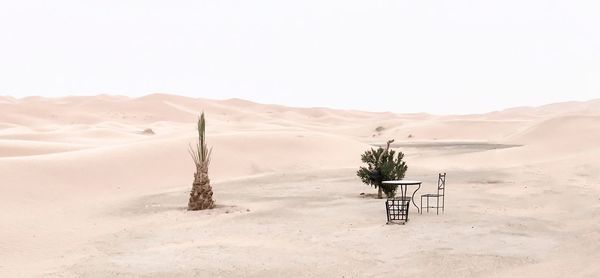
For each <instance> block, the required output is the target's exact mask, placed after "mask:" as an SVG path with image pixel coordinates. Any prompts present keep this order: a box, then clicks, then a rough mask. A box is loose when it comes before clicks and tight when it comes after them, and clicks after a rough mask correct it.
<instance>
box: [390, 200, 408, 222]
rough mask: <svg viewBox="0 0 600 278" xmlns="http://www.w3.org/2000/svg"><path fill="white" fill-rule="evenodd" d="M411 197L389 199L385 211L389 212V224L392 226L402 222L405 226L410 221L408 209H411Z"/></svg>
mask: <svg viewBox="0 0 600 278" xmlns="http://www.w3.org/2000/svg"><path fill="white" fill-rule="evenodd" d="M410 199H411V198H410V197H404V198H403V197H398V198H388V199H387V200H386V201H385V211H386V212H387V223H386V224H392V223H395V221H400V224H405V223H406V222H407V221H408V209H409V208H410Z"/></svg>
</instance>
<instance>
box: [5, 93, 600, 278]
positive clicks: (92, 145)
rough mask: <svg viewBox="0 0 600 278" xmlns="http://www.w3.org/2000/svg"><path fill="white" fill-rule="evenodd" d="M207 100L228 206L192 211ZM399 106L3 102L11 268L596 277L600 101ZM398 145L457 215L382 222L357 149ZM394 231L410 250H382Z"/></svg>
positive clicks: (108, 99) (161, 98)
mask: <svg viewBox="0 0 600 278" xmlns="http://www.w3.org/2000/svg"><path fill="white" fill-rule="evenodd" d="M201 111H205V113H206V117H207V122H208V124H207V140H208V144H209V145H211V146H213V147H214V152H213V158H212V162H211V167H210V169H209V174H210V177H211V180H212V181H213V182H214V184H213V191H214V194H215V199H216V200H217V208H216V209H214V210H212V212H207V213H203V214H193V213H188V212H185V205H186V196H187V194H188V192H186V190H189V188H190V186H191V181H192V180H193V174H194V164H193V162H192V161H191V159H190V157H189V154H188V152H187V149H188V145H189V143H191V142H194V140H195V136H197V135H196V133H195V124H196V121H197V119H198V116H199V114H200V113H201ZM394 112H398V114H396V113H391V112H387V113H371V112H363V111H354V110H335V109H327V108H293V107H285V106H280V105H265V104H258V103H253V102H250V101H245V100H240V99H231V100H210V99H202V98H189V97H182V96H176V95H166V94H154V95H148V96H144V97H139V98H129V97H123V96H110V95H101V96H90V97H63V98H43V97H27V98H22V99H16V98H13V97H6V96H0V177H1V178H0V219H1V220H2V227H3V228H2V229H0V258H2V260H0V276H7V277H16V276H44V275H48V276H67V277H71V276H98V277H104V276H115V275H126V276H127V275H129V276H138V275H157V276H161V275H163V276H165V275H166V276H194V274H198V273H201V271H205V272H202V275H206V276H226V277H236V276H238V275H243V276H255V277H264V276H267V277H276V276H281V274H283V273H295V274H297V275H298V276H323V275H327V276H329V275H331V276H342V275H346V276H380V275H391V274H393V273H396V272H395V271H397V269H398V268H403V269H407V268H408V270H407V271H409V272H410V273H415V274H435V273H437V274H440V273H443V274H444V275H443V276H447V277H465V276H472V277H475V276H478V277H482V276H485V277H488V276H493V277H509V276H514V275H517V276H539V275H550V277H553V275H558V274H561V273H562V274H571V275H575V276H578V277H585V276H587V277H594V276H595V275H596V274H600V269H599V268H598V267H597V266H595V264H593V263H592V262H595V260H596V259H597V258H598V257H597V254H600V248H599V247H600V243H598V242H600V233H598V231H600V226H599V224H598V223H600V205H598V204H599V203H600V199H599V198H600V185H599V183H600V174H599V172H598V169H597V166H598V165H600V144H599V143H598V142H600V100H592V101H587V102H567V103H558V104H550V105H545V106H541V107H520V108H514V109H507V110H503V111H496V112H491V113H488V114H476V115H460V116H455V115H447V116H436V115H429V114H401V112H402V111H394ZM149 135H151V136H149ZM388 139H396V143H398V144H399V145H398V146H399V150H401V151H403V152H404V153H405V154H406V158H405V159H406V161H407V163H408V166H409V170H408V172H407V177H411V176H412V177H416V178H420V179H423V180H424V181H429V182H430V183H429V184H428V185H427V184H426V185H427V186H431V184H432V182H431V181H430V180H428V179H432V178H431V177H434V178H435V176H434V175H435V174H436V173H437V172H438V171H447V172H448V173H449V174H448V190H449V197H448V198H449V200H450V203H449V212H448V213H447V215H444V216H441V217H439V218H435V217H433V216H430V215H426V216H420V215H416V216H412V215H411V216H412V217H414V218H413V220H412V221H411V223H409V224H408V225H406V226H403V227H389V226H382V225H381V224H382V223H383V222H385V221H383V219H384V217H382V216H384V215H382V213H383V212H382V211H381V206H382V205H381V203H380V202H379V201H377V200H371V199H365V198H360V197H358V196H359V193H361V192H374V191H373V189H370V188H369V187H367V186H366V185H363V184H361V183H360V181H359V180H357V178H356V177H355V176H354V171H355V170H356V169H358V166H359V165H360V154H361V153H362V152H363V151H364V150H366V149H368V148H370V147H373V145H376V144H381V143H383V142H386V141H387V140H388ZM436 143H443V144H437V145H436ZM411 144H412V145H411ZM486 144H487V145H486ZM486 146H489V147H486ZM498 146H502V147H498ZM490 185H494V186H490ZM427 186H425V187H424V188H423V190H422V191H421V192H420V193H430V191H431V190H433V188H432V187H427ZM182 200H183V201H182ZM413 209H414V208H413ZM415 212H416V211H415ZM412 213H414V212H411V214H412ZM208 223H210V224H208ZM284 223H288V224H289V225H288V224H284ZM431 229H433V230H437V231H435V232H434V231H432V230H431ZM194 231H196V232H197V231H203V233H204V234H202V235H198V234H197V233H196V234H194ZM242 231H244V232H242ZM444 231H446V233H444ZM198 233H200V232H198ZM466 235H470V236H469V237H467V236H466ZM205 237H206V238H205ZM396 237H397V240H398V242H400V241H407V243H408V245H409V246H411V247H407V248H408V249H406V250H404V251H398V252H401V253H402V252H410V254H411V256H406V257H405V258H402V259H393V258H394V257H393V256H394V255H393V254H392V253H388V252H391V251H388V250H385V249H383V248H384V247H385V246H386V245H388V244H390V242H394V240H395V238H396ZM432 241H434V242H437V244H433V243H431V242H432ZM438 248H442V249H441V250H442V251H439V250H440V249H438ZM250 254H252V256H250ZM296 255H297V256H299V257H296ZM250 257H253V258H250ZM163 258H164V261H163ZM371 260H373V261H371ZM200 261H202V264H200V265H198V264H197V263H198V262H200ZM363 261H364V262H365V263H362V262H363ZM261 263H262V265H261ZM432 264H433V265H435V266H431V265H432ZM309 266H310V267H309ZM407 273H408V272H407Z"/></svg>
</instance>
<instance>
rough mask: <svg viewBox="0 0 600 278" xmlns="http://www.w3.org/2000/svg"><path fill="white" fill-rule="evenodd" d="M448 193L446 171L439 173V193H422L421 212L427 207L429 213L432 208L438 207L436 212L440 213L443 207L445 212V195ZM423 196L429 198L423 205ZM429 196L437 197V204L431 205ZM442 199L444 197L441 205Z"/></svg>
mask: <svg viewBox="0 0 600 278" xmlns="http://www.w3.org/2000/svg"><path fill="white" fill-rule="evenodd" d="M445 193H446V173H443V174H441V173H440V174H438V185H437V194H423V195H421V214H423V208H426V209H427V212H428V213H429V209H430V208H434V209H436V214H440V209H442V213H444V205H445V200H444V195H445ZM423 198H426V199H427V205H426V206H425V207H423ZM429 198H435V200H436V201H435V206H433V205H431V206H430V205H429ZM440 199H442V202H441V205H440Z"/></svg>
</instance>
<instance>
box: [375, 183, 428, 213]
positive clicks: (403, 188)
mask: <svg viewBox="0 0 600 278" xmlns="http://www.w3.org/2000/svg"><path fill="white" fill-rule="evenodd" d="M382 183H383V184H392V185H399V186H400V197H401V198H402V199H404V198H406V193H407V191H408V186H409V185H418V187H417V189H415V191H414V192H413V194H412V197H411V199H412V203H413V205H414V206H415V208H417V212H419V213H420V212H421V209H420V208H419V206H417V204H416V203H415V194H416V193H417V191H419V189H421V181H418V180H395V181H384V182H382Z"/></svg>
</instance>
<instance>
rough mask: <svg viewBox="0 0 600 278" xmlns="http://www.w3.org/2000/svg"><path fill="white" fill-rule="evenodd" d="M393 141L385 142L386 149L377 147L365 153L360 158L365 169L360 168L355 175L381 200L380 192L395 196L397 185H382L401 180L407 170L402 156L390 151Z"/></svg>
mask: <svg viewBox="0 0 600 278" xmlns="http://www.w3.org/2000/svg"><path fill="white" fill-rule="evenodd" d="M393 142H394V140H390V141H388V142H387V146H386V148H385V149H384V148H382V147H379V148H378V149H371V150H368V151H366V152H365V153H364V154H362V156H361V160H362V162H364V163H366V164H367V166H366V167H360V169H359V170H358V172H356V175H357V176H358V177H360V179H361V180H362V182H364V183H366V184H368V185H371V186H373V187H375V188H377V190H378V192H377V197H378V198H382V192H383V193H385V195H386V196H387V197H388V198H389V197H394V196H395V195H396V190H397V189H398V186H397V185H384V184H382V182H383V181H386V180H401V179H403V178H404V174H405V173H406V170H407V169H408V166H406V162H404V161H402V159H403V158H404V154H403V153H402V152H398V154H397V155H396V152H395V151H394V150H390V144H391V143H393Z"/></svg>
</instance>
